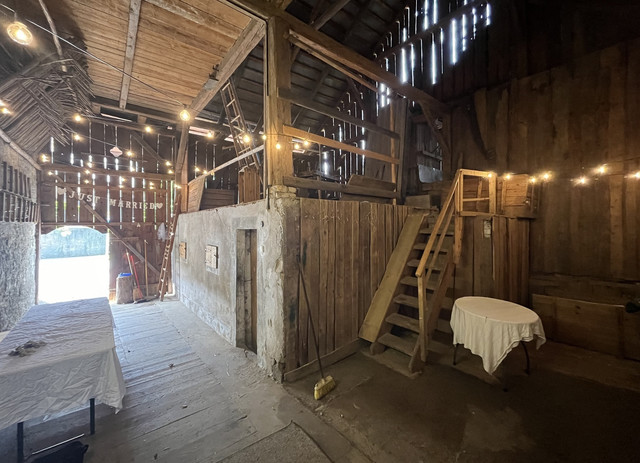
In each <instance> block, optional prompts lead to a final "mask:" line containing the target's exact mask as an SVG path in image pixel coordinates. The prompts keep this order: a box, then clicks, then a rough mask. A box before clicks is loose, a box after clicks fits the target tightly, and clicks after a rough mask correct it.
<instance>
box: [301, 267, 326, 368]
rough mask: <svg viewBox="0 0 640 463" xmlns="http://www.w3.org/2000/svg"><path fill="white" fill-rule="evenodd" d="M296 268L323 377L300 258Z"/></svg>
mask: <svg viewBox="0 0 640 463" xmlns="http://www.w3.org/2000/svg"><path fill="white" fill-rule="evenodd" d="M298 268H299V269H300V279H301V280H302V292H303V293H304V300H305V301H306V303H307V314H308V316H309V317H308V319H309V324H310V325H311V334H312V335H313V344H314V345H315V347H316V358H317V359H318V367H319V368H320V376H322V377H323V378H324V371H322V362H321V361H320V347H318V338H316V328H315V326H314V325H313V317H311V306H310V305H309V296H308V295H307V286H306V285H305V283H304V272H303V271H302V265H301V264H300V259H298Z"/></svg>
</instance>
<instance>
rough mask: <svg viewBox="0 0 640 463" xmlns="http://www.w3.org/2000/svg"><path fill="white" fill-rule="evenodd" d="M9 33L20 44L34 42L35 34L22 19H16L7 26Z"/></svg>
mask: <svg viewBox="0 0 640 463" xmlns="http://www.w3.org/2000/svg"><path fill="white" fill-rule="evenodd" d="M7 34H9V37H10V38H11V40H13V41H14V42H17V43H19V44H20V45H31V42H33V34H32V33H31V31H30V30H29V28H28V27H27V26H25V25H24V24H23V23H21V22H20V21H14V22H12V23H11V24H9V26H7Z"/></svg>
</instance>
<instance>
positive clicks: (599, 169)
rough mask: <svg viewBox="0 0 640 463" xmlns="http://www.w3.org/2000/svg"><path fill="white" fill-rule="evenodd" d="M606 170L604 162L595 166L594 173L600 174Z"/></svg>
mask: <svg viewBox="0 0 640 463" xmlns="http://www.w3.org/2000/svg"><path fill="white" fill-rule="evenodd" d="M606 172H607V165H606V164H602V165H601V166H598V167H597V168H596V173H597V174H600V175H604V174H605V173H606Z"/></svg>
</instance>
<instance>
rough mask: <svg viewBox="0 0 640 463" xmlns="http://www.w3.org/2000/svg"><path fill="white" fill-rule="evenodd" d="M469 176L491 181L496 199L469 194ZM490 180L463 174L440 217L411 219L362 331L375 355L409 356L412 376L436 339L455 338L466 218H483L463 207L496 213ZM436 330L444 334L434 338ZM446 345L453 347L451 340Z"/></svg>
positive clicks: (485, 175)
mask: <svg viewBox="0 0 640 463" xmlns="http://www.w3.org/2000/svg"><path fill="white" fill-rule="evenodd" d="M465 175H467V176H476V177H483V178H485V179H488V180H489V185H490V186H489V188H488V191H489V192H491V186H492V185H493V188H494V194H493V195H492V194H491V193H490V194H489V195H488V196H486V197H484V196H481V194H480V191H481V190H478V192H477V194H471V195H470V194H468V193H465V189H464V186H463V181H464V177H465ZM491 177H492V175H491V173H489V172H479V171H469V170H460V171H458V173H457V174H456V177H455V179H454V181H453V183H452V186H451V190H450V191H449V194H448V196H447V198H446V200H445V201H444V203H443V206H442V210H441V211H440V212H439V213H438V212H437V210H436V211H431V212H427V211H425V212H423V213H416V214H412V215H410V216H409V217H408V218H407V220H406V222H405V224H404V227H403V229H402V232H401V233H400V236H399V238H398V242H397V244H396V247H395V248H394V251H393V253H392V255H391V258H390V259H389V262H388V264H387V267H386V270H385V274H384V276H383V278H382V281H381V282H380V286H379V287H378V290H377V291H376V293H375V295H374V297H373V299H372V301H371V305H370V307H369V310H368V312H367V315H366V317H365V320H364V322H363V324H362V327H361V329H360V337H361V338H363V339H365V340H367V341H370V342H371V353H372V354H373V355H378V354H381V353H383V352H384V351H385V350H387V349H391V350H393V351H396V352H399V353H401V354H403V355H404V356H405V357H404V358H405V361H406V362H407V363H406V365H407V367H408V372H409V373H417V372H419V371H421V370H422V368H423V367H424V364H425V362H426V360H427V352H428V350H429V348H430V347H434V346H435V344H437V342H433V341H434V339H435V338H437V337H438V334H440V335H442V334H444V336H445V338H446V336H447V334H446V333H451V329H450V326H449V322H448V319H450V314H451V308H452V306H453V299H452V298H451V297H450V295H448V291H449V290H450V289H451V287H452V285H453V275H454V269H455V266H456V264H457V263H458V262H459V259H460V254H461V252H462V232H463V216H465V215H479V214H481V213H478V212H474V211H465V203H471V204H473V205H474V207H475V205H477V204H478V203H479V202H483V201H489V207H488V208H487V209H488V211H489V212H488V213H487V214H490V213H493V210H492V208H493V207H494V204H493V201H495V181H491ZM476 209H477V208H476ZM482 214H484V213H482ZM438 328H440V330H441V333H436V329H438ZM446 342H448V343H449V346H450V345H451V344H450V343H451V341H450V340H448V341H447V340H446V339H445V343H446ZM440 347H444V348H448V347H447V345H446V344H444V345H442V346H440Z"/></svg>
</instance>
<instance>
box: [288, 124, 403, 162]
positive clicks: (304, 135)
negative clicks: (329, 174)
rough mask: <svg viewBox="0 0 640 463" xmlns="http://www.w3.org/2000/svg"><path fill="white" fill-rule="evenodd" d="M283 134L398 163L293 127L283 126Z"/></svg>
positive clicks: (385, 156) (387, 157)
mask: <svg viewBox="0 0 640 463" xmlns="http://www.w3.org/2000/svg"><path fill="white" fill-rule="evenodd" d="M283 133H284V134H285V135H286V136H288V137H296V138H300V139H301V140H309V141H312V142H314V143H318V144H319V145H323V146H330V147H331V148H335V149H339V150H344V151H348V152H349V153H357V154H360V155H362V156H364V157H366V158H370V159H376V160H378V161H383V162H388V163H390V164H399V162H400V161H399V160H398V159H396V158H392V157H391V156H388V155H386V154H381V153H376V152H375V151H369V150H363V149H362V148H358V147H357V146H352V145H347V144H346V143H342V142H339V141H338V140H332V139H331V138H326V137H323V136H321V135H316V134H314V133H309V132H305V131H304V130H300V129H296V128H295V127H291V126H289V125H285V126H284V128H283Z"/></svg>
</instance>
